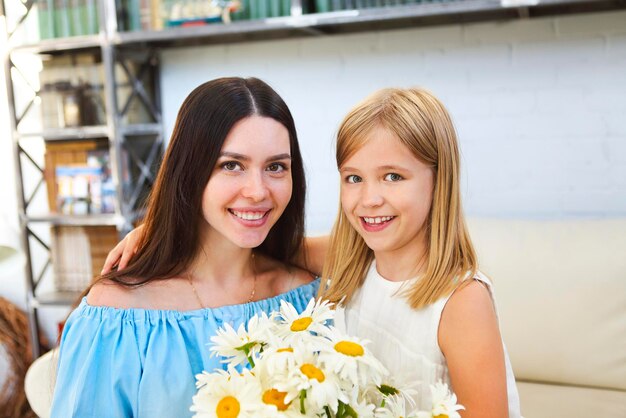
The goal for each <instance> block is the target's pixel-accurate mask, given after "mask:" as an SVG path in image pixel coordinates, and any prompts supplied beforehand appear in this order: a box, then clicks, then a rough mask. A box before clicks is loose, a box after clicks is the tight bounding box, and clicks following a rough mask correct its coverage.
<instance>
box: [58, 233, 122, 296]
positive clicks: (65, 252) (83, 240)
mask: <svg viewBox="0 0 626 418" xmlns="http://www.w3.org/2000/svg"><path fill="white" fill-rule="evenodd" d="M51 232H52V234H51V235H52V246H51V256H52V265H53V266H54V267H53V270H54V283H55V289H56V290H57V291H62V292H82V291H83V290H85V289H86V288H87V286H89V284H90V283H91V282H92V280H93V278H94V277H95V276H96V275H97V274H99V273H100V270H101V269H102V266H103V265H104V261H105V259H106V255H107V253H108V252H109V250H110V249H111V248H113V246H115V244H116V243H117V242H118V240H119V234H118V232H117V229H116V228H115V227H114V226H54V227H52V231H51Z"/></svg>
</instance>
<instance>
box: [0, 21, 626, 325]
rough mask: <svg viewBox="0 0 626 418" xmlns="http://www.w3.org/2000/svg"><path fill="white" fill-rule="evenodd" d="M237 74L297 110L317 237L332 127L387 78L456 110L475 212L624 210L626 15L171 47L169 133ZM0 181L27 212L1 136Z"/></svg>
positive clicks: (602, 213)
mask: <svg viewBox="0 0 626 418" xmlns="http://www.w3.org/2000/svg"><path fill="white" fill-rule="evenodd" d="M231 75H240V76H256V77H259V78H262V79H264V80H266V81H268V82H269V83H270V84H271V85H272V86H274V88H275V89H276V90H277V91H278V92H279V93H280V94H281V95H282V96H283V97H284V99H285V100H286V101H287V103H288V104H289V105H290V107H291V110H292V112H293V114H294V117H295V119H296V123H297V126H298V131H299V134H300V140H301V144H302V150H303V154H304V158H305V163H306V168H307V173H308V181H309V201H308V208H307V209H308V219H307V223H308V230H309V232H322V231H327V230H329V229H330V227H331V225H332V222H333V219H334V216H335V213H336V210H337V197H338V196H337V195H338V177H337V173H336V168H335V164H334V161H333V136H334V134H335V131H336V129H337V127H338V125H339V123H340V121H341V119H342V117H343V115H344V114H345V113H346V112H347V111H348V110H349V109H350V107H351V106H352V105H354V104H355V103H356V102H358V101H359V100H360V99H362V98H364V97H365V96H366V95H367V94H369V93H370V92H372V91H374V90H375V89H378V88H381V87H386V86H414V85H419V86H423V87H426V88H428V89H430V90H431V91H433V92H434V93H435V94H437V95H438V96H439V97H440V98H441V99H442V100H443V101H444V103H446V104H447V106H448V107H449V109H450V111H451V113H452V115H453V118H454V120H455V122H456V125H457V128H458V131H459V136H460V141H461V149H462V153H463V157H464V160H463V162H464V172H463V174H464V194H465V199H466V200H465V205H466V208H467V210H468V212H469V213H470V214H472V215H484V216H498V217H523V218H562V217H567V218H577V217H616V216H622V217H623V216H625V215H626V12H620V13H600V14H586V15H576V16H566V17H558V18H547V19H536V20H535V19H533V20H526V21H523V20H520V21H511V22H495V23H494V22H492V23H481V24H471V25H450V26H441V27H433V28H426V29H407V30H398V31H387V32H371V33H363V34H356V35H342V36H333V37H319V38H306V39H294V40H281V41H264V42H254V43H245V44H234V45H226V46H213V47H196V48H180V49H173V50H166V51H164V52H163V54H162V88H163V95H162V97H163V103H164V109H163V112H164V118H165V124H166V132H171V129H172V126H173V124H174V120H175V117H176V113H177V111H178V108H179V106H180V104H181V103H182V101H183V99H184V98H185V96H186V95H187V94H188V93H189V92H190V91H191V90H192V89H193V88H194V87H196V86H197V85H198V84H200V83H202V82H204V81H207V80H210V79H212V78H215V77H221V76H231ZM2 88H3V87H0V94H2V92H3V90H2ZM5 103H6V101H5V100H0V129H1V132H0V135H2V138H8V135H9V132H8V127H7V126H8V121H7V120H6V111H3V110H2V109H3V108H4V106H5ZM0 179H2V180H0V182H1V183H0V184H1V185H2V187H1V189H0V199H1V200H0V201H2V202H3V203H4V202H13V203H10V204H9V205H8V206H4V205H2V206H1V207H2V208H3V210H4V211H6V212H7V216H8V217H9V218H12V219H16V218H17V215H16V209H15V205H14V196H15V192H14V190H13V185H14V181H13V170H12V158H11V157H10V145H9V141H4V140H3V141H0ZM17 279H18V278H17V277H15V278H14V279H12V280H10V281H7V280H4V279H2V278H0V295H3V296H6V295H11V297H12V298H13V299H16V301H18V302H21V301H23V299H24V296H22V295H23V294H24V293H23V290H22V291H21V293H20V292H19V291H18V292H17V293H16V290H17V289H20V290H21V289H22V288H21V287H19V286H21V283H23V281H22V280H17ZM51 316H54V312H51ZM51 319H52V318H50V320H49V321H48V322H49V323H50V325H46V329H47V331H48V333H49V335H53V334H54V331H53V327H52V324H53V322H54V321H52V320H51Z"/></svg>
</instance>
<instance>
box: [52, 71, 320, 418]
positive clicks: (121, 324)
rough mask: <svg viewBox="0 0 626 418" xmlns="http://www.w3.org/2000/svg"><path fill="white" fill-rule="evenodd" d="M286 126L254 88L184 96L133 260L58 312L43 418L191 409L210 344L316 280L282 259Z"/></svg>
mask: <svg viewBox="0 0 626 418" xmlns="http://www.w3.org/2000/svg"><path fill="white" fill-rule="evenodd" d="M305 188H306V187H305V179H304V170H303V166H302V158H301V155H300V151H299V147H298V142H297V136H296V129H295V126H294V122H293V119H292V116H291V113H290V112H289V109H288V108H287V106H286V104H285V103H284V101H283V100H282V99H281V98H280V96H278V94H277V93H276V92H275V91H274V90H272V89H271V88H270V87H269V86H268V85H267V84H265V83H264V82H262V81H260V80H258V79H254V78H250V79H241V78H224V79H218V80H213V81H210V82H208V83H205V84H203V85H201V86H199V87H198V88H196V89H195V90H194V91H193V92H191V94H190V95H189V96H188V97H187V98H186V99H185V101H184V103H183V105H182V107H181V109H180V112H179V114H178V118H177V120H176V125H175V127H174V131H173V134H172V138H171V141H170V144H169V146H168V149H167V152H166V155H165V158H164V161H163V163H162V165H161V168H160V170H159V174H158V177H157V181H156V184H155V185H154V188H153V190H152V194H151V197H150V202H149V206H148V211H147V215H146V220H145V222H144V228H143V233H142V237H141V240H140V243H139V245H138V247H137V248H138V250H137V252H136V256H135V257H134V259H133V260H132V262H131V263H130V264H129V265H128V266H126V267H125V268H122V269H118V270H117V271H114V272H110V273H108V274H105V275H103V276H102V277H101V278H100V279H99V280H98V281H97V282H96V284H94V285H93V286H92V287H91V289H90V290H89V292H88V294H87V296H86V297H85V298H84V299H83V300H82V302H81V303H80V305H79V306H78V308H77V309H76V310H74V311H73V312H72V314H71V315H70V317H69V318H68V320H67V322H66V325H65V328H64V331H63V335H62V339H61V347H60V358H59V369H58V377H57V381H56V387H55V393H54V401H53V406H52V417H55V418H68V417H99V418H106V417H111V418H113V417H116V418H119V417H146V418H148V417H149V418H158V417H163V418H166V417H167V418H171V417H190V416H191V415H192V413H191V412H190V411H189V407H190V406H191V403H192V396H193V395H194V394H195V391H196V389H195V375H196V374H197V373H200V372H201V371H203V370H208V371H212V370H214V369H215V368H219V367H222V366H223V365H222V364H221V363H220V361H219V359H218V358H215V357H214V358H210V356H209V354H210V353H209V350H208V347H207V343H209V342H210V337H211V336H213V335H214V333H215V330H216V329H217V328H218V327H220V326H221V325H222V324H224V323H229V324H231V325H232V326H234V327H235V328H237V326H238V325H239V324H241V323H243V322H247V320H248V319H249V318H250V317H251V316H252V315H254V314H255V313H258V312H262V311H263V312H267V313H269V312H272V311H275V310H278V309H279V306H280V300H286V301H288V302H290V303H292V304H293V305H294V306H295V307H296V309H299V310H303V309H304V308H305V307H306V304H307V302H308V301H309V300H310V299H311V297H314V296H315V294H316V292H317V290H318V285H319V280H313V277H312V276H311V275H310V274H309V273H307V272H305V271H303V270H299V269H296V268H294V267H291V266H290V265H289V264H288V262H289V260H290V258H291V257H293V255H294V254H295V253H296V252H297V251H298V249H299V248H300V246H301V242H302V235H303V229H304V197H305V196H304V194H305Z"/></svg>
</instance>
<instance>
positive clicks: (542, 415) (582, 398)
mask: <svg viewBox="0 0 626 418" xmlns="http://www.w3.org/2000/svg"><path fill="white" fill-rule="evenodd" d="M517 388H518V390H519V395H520V402H521V405H522V413H523V414H524V417H525V418H573V417H606V418H609V417H613V418H617V417H626V392H625V391H614V390H605V389H587V388H580V387H572V386H558V385H544V384H536V383H528V382H520V381H518V382H517Z"/></svg>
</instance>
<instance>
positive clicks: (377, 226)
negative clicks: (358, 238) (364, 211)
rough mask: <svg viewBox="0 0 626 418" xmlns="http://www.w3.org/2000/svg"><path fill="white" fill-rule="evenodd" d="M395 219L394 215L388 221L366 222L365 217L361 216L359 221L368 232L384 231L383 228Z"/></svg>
mask: <svg viewBox="0 0 626 418" xmlns="http://www.w3.org/2000/svg"><path fill="white" fill-rule="evenodd" d="M395 219H396V217H395V216H394V217H392V218H391V219H389V220H387V221H381V222H380V223H367V222H365V217H363V216H359V221H360V222H361V227H363V229H364V230H366V231H367V232H378V231H382V230H383V229H385V228H387V227H388V226H389V224H390V223H392V222H393V221H394V220H395Z"/></svg>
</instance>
